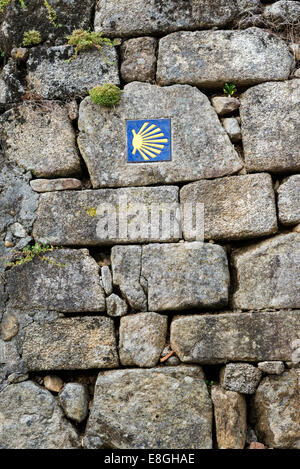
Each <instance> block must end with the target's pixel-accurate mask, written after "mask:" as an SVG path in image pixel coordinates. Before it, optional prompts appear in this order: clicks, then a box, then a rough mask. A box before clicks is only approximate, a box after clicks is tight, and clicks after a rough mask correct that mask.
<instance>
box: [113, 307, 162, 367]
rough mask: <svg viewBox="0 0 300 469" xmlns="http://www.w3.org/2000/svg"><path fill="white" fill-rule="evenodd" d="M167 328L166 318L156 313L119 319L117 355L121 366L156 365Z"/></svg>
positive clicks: (132, 315)
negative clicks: (118, 354)
mask: <svg viewBox="0 0 300 469" xmlns="http://www.w3.org/2000/svg"><path fill="white" fill-rule="evenodd" d="M167 328H168V318H167V316H162V315H161V314H157V313H139V314H131V315H129V316H125V317H123V318H121V321H120V341H119V353H120V361H121V363H122V365H124V366H140V367H151V366H155V365H157V363H158V360H159V357H160V354H161V351H162V349H163V348H164V345H165V343H166V335H167Z"/></svg>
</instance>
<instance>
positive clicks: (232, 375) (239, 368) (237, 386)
mask: <svg viewBox="0 0 300 469" xmlns="http://www.w3.org/2000/svg"><path fill="white" fill-rule="evenodd" d="M261 377H262V372H261V370H259V369H258V368H256V367H255V366H253V365H249V363H229V364H228V365H226V366H225V367H224V368H223V369H222V370H221V374H220V382H221V385H222V386H223V388H224V389H227V390H229V391H236V392H239V393H241V394H254V393H255V391H256V388H257V386H258V384H259V382H260V380H261Z"/></svg>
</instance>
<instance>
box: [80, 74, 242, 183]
mask: <svg viewBox="0 0 300 469" xmlns="http://www.w3.org/2000/svg"><path fill="white" fill-rule="evenodd" d="M160 118H164V119H165V118H169V119H171V132H172V160H171V161H163V162H155V161H150V162H139V163H127V153H126V139H125V136H126V120H128V119H129V120H130V119H133V120H136V119H160ZM78 126H79V129H80V135H79V138H78V144H79V148H80V151H81V153H82V156H83V158H84V160H85V162H86V164H87V167H88V169H89V173H90V176H91V181H92V184H93V187H94V188H99V187H119V186H142V185H150V184H156V183H161V182H166V183H172V182H178V181H193V180H196V179H203V178H215V177H221V176H224V175H226V174H233V173H235V172H237V171H238V170H240V169H241V168H242V166H243V164H242V161H241V160H240V158H239V157H238V155H237V153H236V152H235V150H234V148H233V146H232V144H231V142H230V140H229V138H228V135H227V134H226V132H225V130H224V129H223V127H222V125H221V124H220V122H219V119H218V118H217V115H216V113H215V112H214V110H213V108H212V106H211V104H210V102H209V100H208V98H207V97H206V96H205V95H204V94H203V93H201V92H200V91H199V90H197V89H196V88H192V87H190V86H172V87H165V88H162V87H159V86H156V85H150V84H148V83H137V82H134V83H129V84H128V85H126V86H125V88H124V93H123V94H122V98H121V102H120V104H119V105H118V107H117V108H116V109H104V108H101V107H99V106H97V105H95V104H93V103H92V101H91V99H90V98H86V99H85V100H84V101H82V103H81V105H80V111H79V121H78ZM187 136H188V137H187Z"/></svg>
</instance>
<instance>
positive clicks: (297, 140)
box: [240, 79, 300, 172]
mask: <svg viewBox="0 0 300 469" xmlns="http://www.w3.org/2000/svg"><path fill="white" fill-rule="evenodd" d="M299 103H300V80H297V79H295V80H290V81H286V82H284V83H265V84H262V85H259V86H256V87H253V88H250V89H249V90H248V91H246V92H245V93H244V94H243V95H242V98H241V108H240V114H241V120H242V136H243V145H244V154H245V162H246V167H247V169H248V170H250V171H265V170H266V171H273V172H287V171H299V169H300V151H299V148H300V106H299Z"/></svg>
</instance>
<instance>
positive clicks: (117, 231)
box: [33, 186, 181, 246]
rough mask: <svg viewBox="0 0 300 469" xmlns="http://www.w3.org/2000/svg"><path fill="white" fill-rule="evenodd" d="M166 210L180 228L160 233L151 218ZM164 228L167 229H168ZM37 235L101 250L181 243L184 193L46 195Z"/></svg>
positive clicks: (146, 189) (154, 190)
mask: <svg viewBox="0 0 300 469" xmlns="http://www.w3.org/2000/svg"><path fill="white" fill-rule="evenodd" d="M162 208H164V209H165V213H166V216H167V217H169V219H170V213H171V214H173V217H174V222H173V224H174V227H173V229H172V227H171V229H168V228H169V227H170V222H169V224H167V225H166V229H162V230H160V229H159V224H157V223H155V222H156V221H157V219H156V218H155V217H152V218H153V219H151V221H149V213H150V212H151V213H155V211H156V212H157V211H158V210H159V209H162ZM163 228H164V227H163ZM33 235H34V237H35V238H36V239H38V240H40V241H41V242H44V243H51V244H54V245H64V246H70V245H71V246H72V245H77V246H78V245H81V246H97V245H103V244H108V245H109V244H117V243H133V242H134V243H136V242H149V241H177V240H178V239H179V238H181V231H180V210H179V203H178V188H177V187H174V186H168V187H155V188H154V187H138V188H122V189H117V190H115V189H104V190H98V191H93V190H85V191H72V192H71V191H68V192H48V193H45V194H42V195H41V196H40V202H39V208H38V211H37V220H36V223H35V224H34V230H33Z"/></svg>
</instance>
